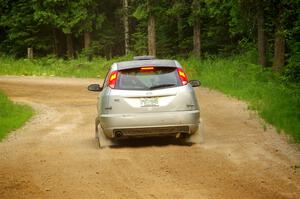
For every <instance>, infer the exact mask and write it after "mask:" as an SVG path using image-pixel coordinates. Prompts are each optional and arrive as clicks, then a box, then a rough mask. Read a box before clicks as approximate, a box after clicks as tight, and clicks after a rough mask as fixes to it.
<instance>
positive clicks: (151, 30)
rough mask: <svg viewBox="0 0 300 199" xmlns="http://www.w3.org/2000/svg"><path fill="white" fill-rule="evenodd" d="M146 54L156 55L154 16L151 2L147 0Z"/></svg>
mask: <svg viewBox="0 0 300 199" xmlns="http://www.w3.org/2000/svg"><path fill="white" fill-rule="evenodd" d="M148 12H149V17H148V54H149V55H152V56H156V45H155V37H156V36H155V17H154V14H153V11H152V2H151V0H148Z"/></svg>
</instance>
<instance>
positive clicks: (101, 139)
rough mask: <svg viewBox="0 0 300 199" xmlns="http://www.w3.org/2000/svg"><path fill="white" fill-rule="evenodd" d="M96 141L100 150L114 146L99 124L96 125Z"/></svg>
mask: <svg viewBox="0 0 300 199" xmlns="http://www.w3.org/2000/svg"><path fill="white" fill-rule="evenodd" d="M96 140H97V142H98V146H99V148H100V149H101V148H105V147H109V146H113V145H115V143H114V142H113V141H112V140H111V139H109V138H107V137H106V135H105V134H104V132H103V130H102V128H101V126H100V125H99V123H98V124H97V123H96Z"/></svg>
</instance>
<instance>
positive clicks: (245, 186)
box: [0, 77, 300, 199]
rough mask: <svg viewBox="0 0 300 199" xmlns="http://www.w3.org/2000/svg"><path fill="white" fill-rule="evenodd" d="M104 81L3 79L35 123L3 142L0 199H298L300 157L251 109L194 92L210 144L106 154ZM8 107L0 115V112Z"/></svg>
mask: <svg viewBox="0 0 300 199" xmlns="http://www.w3.org/2000/svg"><path fill="white" fill-rule="evenodd" d="M97 81H98V80H97V79H72V78H68V79H67V78H50V77H48V78H41V77H0V89H2V90H4V91H5V92H6V93H7V94H8V95H9V96H10V97H11V98H12V99H13V100H15V101H18V102H25V103H27V104H30V105H31V106H33V107H34V108H35V109H36V110H37V111H38V114H37V115H36V116H35V117H34V118H33V119H32V120H31V121H30V122H29V123H27V125H25V126H24V127H23V128H21V129H19V130H17V131H16V132H14V133H12V134H11V135H10V136H9V137H8V138H7V139H5V140H4V141H2V142H1V143H0V198H2V199H4V198H197V199H201V198H212V199H217V198H243V199H246V198H264V199H266V198H272V199H277V198H298V199H299V198H300V169H296V168H295V166H296V167H297V165H298V166H299V165H300V154H299V151H297V150H296V149H295V146H293V145H291V144H287V141H286V139H285V138H284V137H283V136H282V135H279V134H278V133H276V131H275V130H274V129H273V128H271V127H269V128H268V129H267V130H264V128H263V124H262V122H261V121H260V120H259V119H258V118H257V116H256V115H255V114H253V113H250V112H249V111H248V110H247V105H245V104H244V103H242V102H240V101H237V100H235V99H231V98H228V97H226V96H224V95H223V94H220V93H218V92H215V91H210V90H208V89H205V88H201V89H199V90H197V96H198V97H199V101H200V104H201V111H202V118H203V120H204V122H205V130H206V140H205V143H204V144H202V145H200V146H199V145H193V146H186V145H180V144H179V143H177V142H176V141H173V140H168V139H162V138H159V139H149V140H148V139H147V140H139V141H138V142H139V143H136V142H137V141H132V142H126V143H122V144H121V145H120V146H119V147H116V148H108V149H102V150H99V149H98V148H97V144H96V141H95V139H94V118H95V115H96V105H95V104H96V100H97V93H92V92H88V91H87V90H86V87H87V85H88V84H89V83H93V82H97ZM0 108H1V107H0Z"/></svg>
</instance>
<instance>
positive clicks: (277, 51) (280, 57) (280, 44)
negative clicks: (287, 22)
mask: <svg viewBox="0 0 300 199" xmlns="http://www.w3.org/2000/svg"><path fill="white" fill-rule="evenodd" d="M282 15H283V10H282V8H281V9H279V12H278V16H277V20H276V30H275V45H274V62H273V70H274V71H280V70H281V69H282V67H283V66H284V54H285V38H284V27H283V20H282Z"/></svg>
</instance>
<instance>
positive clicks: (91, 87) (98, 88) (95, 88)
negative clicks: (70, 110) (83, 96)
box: [87, 84, 102, 92]
mask: <svg viewBox="0 0 300 199" xmlns="http://www.w3.org/2000/svg"><path fill="white" fill-rule="evenodd" d="M87 89H88V90H89V91H94V92H100V91H102V87H101V86H100V85H99V84H90V85H89V86H88V88H87Z"/></svg>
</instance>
